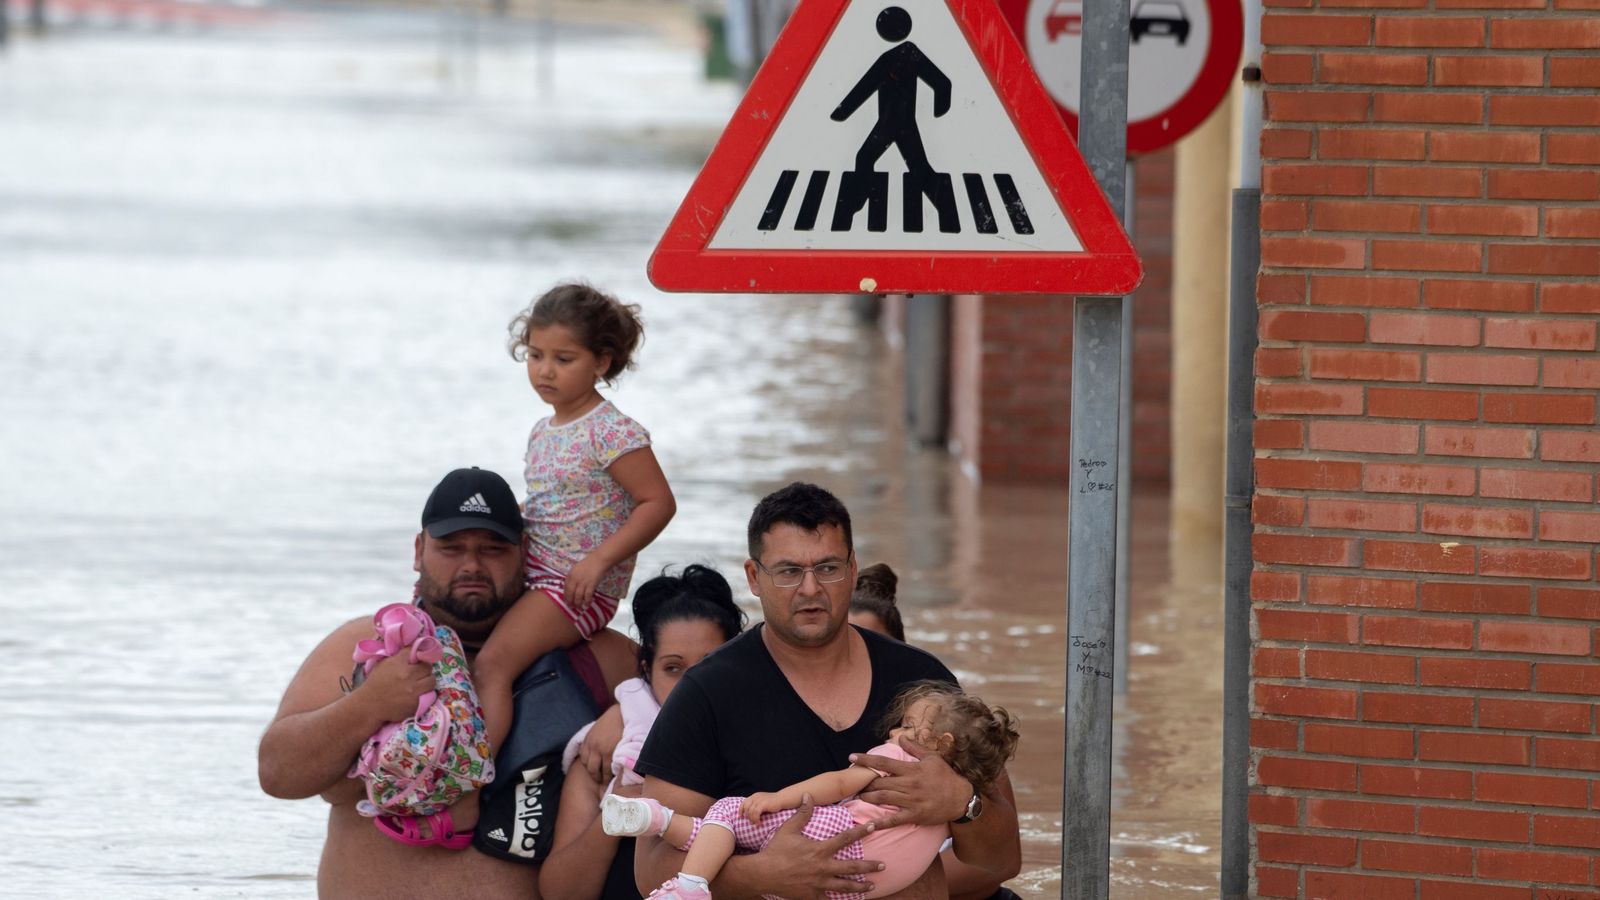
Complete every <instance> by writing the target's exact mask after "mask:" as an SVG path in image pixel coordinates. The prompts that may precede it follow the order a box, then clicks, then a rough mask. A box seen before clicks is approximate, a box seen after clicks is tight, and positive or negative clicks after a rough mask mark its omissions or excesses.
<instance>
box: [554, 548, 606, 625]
mask: <svg viewBox="0 0 1600 900" xmlns="http://www.w3.org/2000/svg"><path fill="white" fill-rule="evenodd" d="M609 568H611V567H610V566H608V565H606V563H605V560H603V559H597V558H596V557H595V555H594V554H593V553H591V554H589V555H588V556H585V557H584V558H583V559H581V560H579V561H578V564H577V565H575V566H573V567H572V571H571V572H568V573H567V581H566V584H565V586H564V588H565V591H566V595H567V605H568V606H570V607H572V608H573V609H576V610H580V611H581V610H584V609H588V608H589V604H590V603H593V602H594V592H595V589H596V588H598V587H599V586H600V579H601V578H602V577H604V576H605V574H606V570H607V569H609Z"/></svg>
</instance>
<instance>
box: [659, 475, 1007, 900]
mask: <svg viewBox="0 0 1600 900" xmlns="http://www.w3.org/2000/svg"><path fill="white" fill-rule="evenodd" d="M748 539H749V552H750V558H749V559H748V560H747V561H746V562H745V565H744V569H745V577H746V579H747V580H748V581H749V584H750V591H751V593H753V594H755V596H757V597H759V598H760V599H761V610H762V613H763V615H764V617H765V621H764V622H762V624H760V625H758V626H757V627H755V628H752V629H750V630H749V631H746V632H745V633H744V634H742V635H740V636H739V637H737V638H735V639H733V640H732V641H730V642H728V643H727V644H725V645H723V646H722V647H721V648H720V649H719V650H718V651H717V652H716V653H714V654H712V655H711V656H709V657H707V658H706V659H705V661H703V662H702V663H700V664H699V665H698V666H696V667H695V668H693V669H691V670H689V671H688V672H687V673H686V674H685V675H684V678H683V681H681V682H680V683H679V684H678V687H677V689H675V690H674V691H673V692H672V695H671V696H670V697H669V698H668V699H667V703H666V705H665V706H664V707H663V709H662V711H661V715H660V716H659V717H658V718H657V719H656V724H655V726H654V728H652V729H651V732H650V737H649V739H648V740H647V741H646V743H645V746H644V750H643V752H642V753H641V754H640V756H639V761H638V764H637V765H636V766H635V769H636V771H638V772H639V773H640V774H641V775H644V776H645V786H644V794H645V796H647V797H651V798H654V799H655V800H657V801H659V802H660V803H661V804H662V805H664V806H667V807H669V808H671V809H674V810H677V811H679V812H682V813H686V814H689V815H695V816H699V815H703V814H704V813H705V811H706V810H707V809H708V808H709V807H710V805H711V803H712V802H714V801H715V800H716V799H717V798H719V797H724V796H739V795H749V794H753V793H756V792H758V791H776V790H779V789H781V788H783V787H786V786H788V785H790V784H795V783H797V782H800V781H804V780H806V779H807V778H811V777H812V776H815V775H818V774H820V773H822V772H826V771H831V770H836V769H843V768H845V767H847V766H848V765H850V756H851V754H855V753H862V752H865V751H866V750H867V749H868V748H870V747H873V746H875V745H876V744H878V743H879V742H880V741H881V740H882V738H883V736H884V734H885V732H886V729H885V728H884V724H885V723H884V722H883V716H884V714H885V712H886V710H887V709H888V706H889V702H890V701H891V700H892V699H893V698H894V696H895V694H897V693H898V692H899V691H900V690H901V688H902V687H904V686H905V685H907V684H910V683H911V682H914V681H919V680H923V679H934V680H938V681H946V682H951V683H954V682H955V676H954V675H952V674H951V673H950V670H949V669H947V668H945V666H944V665H943V664H942V663H940V662H939V660H938V659H936V658H934V656H933V655H932V654H929V653H927V652H925V651H922V650H919V649H917V648H915V647H911V646H908V645H906V644H902V643H900V642H898V641H895V640H891V639H889V638H886V637H883V636H881V635H878V634H875V633H872V632H867V631H862V630H861V629H858V628H853V627H847V624H848V616H849V612H850V592H851V590H852V588H853V587H854V585H855V576H856V562H855V555H854V552H853V549H852V544H851V534H850V514H849V512H848V511H846V510H845V508H844V505H843V504H842V503H840V502H839V500H838V498H836V497H834V496H833V495H832V494H830V493H828V492H827V491H825V490H823V489H822V488H819V487H817V486H815V485H810V484H801V483H798V482H797V483H794V484H791V485H789V486H787V487H785V488H782V489H781V490H778V491H776V492H774V493H772V494H769V495H768V496H767V497H765V498H764V499H763V500H762V501H761V502H760V503H759V504H757V506H756V508H755V511H754V512H753V513H751V516H750V526H749V530H748ZM876 759H877V758H876V757H875V758H874V760H875V762H874V767H875V768H879V769H880V770H881V771H886V772H889V773H890V774H889V775H887V776H885V777H881V778H879V779H877V780H876V781H874V782H873V783H872V784H871V785H870V786H869V788H870V789H869V790H867V791H864V792H863V793H862V795H861V797H862V799H864V800H867V801H868V802H872V803H883V804H892V805H895V806H899V807H901V810H902V811H901V813H899V814H898V815H897V816H896V817H893V818H891V819H887V820H884V821H883V822H881V823H878V827H888V826H890V825H894V824H899V823H900V822H903V821H909V822H917V823H920V824H925V825H937V824H943V823H946V822H948V823H950V825H951V833H952V835H953V836H954V838H955V842H956V852H957V853H958V854H959V855H960V856H961V857H962V859H963V861H967V862H971V863H973V864H975V865H981V866H983V867H985V868H987V869H990V870H991V871H992V872H993V873H994V874H995V876H996V881H997V882H998V881H1000V880H1004V879H1005V878H1009V877H1011V876H1012V875H1014V874H1016V872H1017V870H1018V869H1019V868H1020V867H1021V846H1020V841H1019V837H1018V832H1017V816H1016V808H1015V806H1014V805H1013V803H1012V802H1011V798H1010V787H1009V781H1008V779H1006V778H1002V779H1001V782H1000V784H999V785H998V786H997V788H996V790H995V793H994V794H993V795H992V796H991V795H989V794H983V795H979V794H978V793H977V792H975V791H974V790H973V787H972V785H971V784H970V783H969V782H968V781H966V780H965V779H963V778H962V777H961V776H960V775H957V774H956V773H955V772H954V771H953V770H951V768H950V767H949V766H948V765H946V764H945V762H944V760H943V759H941V758H940V757H939V756H938V755H937V754H934V753H929V754H928V755H927V756H926V757H925V758H923V759H921V760H919V761H918V762H917V763H898V762H893V761H886V764H885V765H878V763H877V762H876ZM809 819H810V809H809V807H808V806H807V807H802V808H801V810H800V812H799V814H797V815H796V816H794V817H793V818H792V819H790V820H789V822H788V823H786V824H785V825H784V826H783V827H782V828H780V829H779V831H778V833H777V835H776V836H775V837H774V838H773V839H772V842H771V843H770V844H768V845H767V849H765V850H763V851H761V852H760V853H754V854H749V855H743V856H735V857H734V858H732V859H730V860H729V861H728V864H727V865H726V866H724V867H723V869H722V873H721V874H720V875H719V876H718V877H717V880H716V881H715V882H714V883H713V885H712V888H711V891H712V895H713V896H715V897H717V898H719V900H720V898H725V897H726V898H736V897H755V896H759V895H761V894H773V895H779V896H783V897H789V898H802V897H820V896H822V894H823V892H824V891H838V892H844V893H859V892H865V891H867V890H870V888H871V885H870V883H868V882H862V881H855V880H851V876H858V875H864V876H865V877H866V878H868V879H869V880H870V878H871V877H872V873H873V872H876V871H877V870H878V868H879V865H878V862H877V861H875V860H838V859H834V858H833V855H834V854H835V853H837V852H838V851H839V850H840V849H841V848H843V847H845V846H847V845H848V844H850V843H852V842H854V841H856V840H858V839H859V838H860V837H861V836H862V835H864V834H865V833H866V831H867V826H858V827H856V828H853V829H850V830H849V831H846V832H844V833H843V834H840V835H838V836H837V837H834V838H830V839H827V840H821V841H814V840H811V839H810V838H808V837H806V836H805V835H804V834H803V833H802V828H803V827H804V825H805V823H806V822H807V821H808V820H809ZM684 856H685V854H684V853H683V852H682V851H680V850H678V849H677V848H675V847H673V846H671V845H669V844H667V843H666V842H665V841H663V840H660V839H659V838H650V837H643V838H640V839H639V843H638V845H637V855H636V858H635V860H636V861H635V866H634V872H635V878H636V880H637V881H638V884H639V888H640V890H641V891H642V892H648V891H650V890H651V889H653V888H654V887H655V886H656V885H659V884H661V883H662V882H663V881H665V880H666V879H667V878H669V877H671V876H673V875H675V874H676V873H677V872H678V871H679V869H681V868H682V864H683V860H684ZM947 893H948V891H947V888H946V882H945V877H944V872H943V870H942V868H941V867H940V866H939V865H938V864H937V863H935V864H934V865H933V866H931V867H930V868H929V869H928V871H927V872H925V873H924V874H923V876H922V878H921V879H919V880H918V881H917V882H916V883H915V884H913V885H911V886H910V887H908V888H906V889H905V890H904V891H902V892H900V893H898V894H896V895H895V896H896V897H900V898H907V900H910V898H929V897H945V896H947Z"/></svg>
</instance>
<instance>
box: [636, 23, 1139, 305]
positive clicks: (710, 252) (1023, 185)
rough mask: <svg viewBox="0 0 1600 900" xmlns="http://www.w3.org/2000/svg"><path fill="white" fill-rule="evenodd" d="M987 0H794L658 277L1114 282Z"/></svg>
mask: <svg viewBox="0 0 1600 900" xmlns="http://www.w3.org/2000/svg"><path fill="white" fill-rule="evenodd" d="M1141 275H1142V272H1141V270H1140V266H1139V259H1138V257H1137V256H1136V255H1135V254H1134V252H1133V248H1132V246H1131V245H1130V244H1129V242H1128V237H1127V234H1126V233H1125V232H1124V231H1123V230H1122V225H1121V223H1119V222H1118V221H1117V218H1116V215H1115V213H1113V211H1112V209H1111V207H1110V205H1109V204H1108V203H1107V202H1106V200H1105V196H1104V194H1102V193H1101V190H1100V187H1099V185H1098V184H1097V183H1096V182H1095V180H1094V177H1093V175H1091V174H1090V172H1089V169H1088V167H1087V166H1086V165H1085V164H1084V161H1083V158H1082V156H1080V155H1079V153H1078V148H1077V146H1076V145H1075V144H1074V143H1073V142H1072V138H1071V137H1070V136H1069V135H1068V133H1067V130H1066V126H1065V124H1063V122H1062V120H1061V117H1060V115H1059V114H1058V113H1057V111H1056V109H1055V105H1054V102H1053V101H1052V100H1051V99H1050V97H1049V95H1048V94H1046V93H1045V90H1044V88H1043V87H1042V86H1041V85H1040V83H1039V79H1038V77H1037V76H1036V75H1035V74H1034V72H1033V69H1032V67H1031V66H1030V65H1029V63H1028V59H1027V56H1026V54H1025V53H1024V52H1023V50H1022V48H1021V46H1020V45H1019V44H1018V43H1017V39H1016V37H1015V36H1014V34H1013V32H1012V29H1011V28H1010V26H1009V25H1007V24H1006V21H1005V19H1004V18H1003V17H1002V16H1001V14H1000V12H999V10H998V8H997V7H996V6H995V3H994V0H801V3H800V5H799V8H798V9H797V10H796V11H795V13H794V16H793V17H792V18H791V19H790V21H789V24H788V25H787V26H786V27H785V28H784V30H783V33H782V34H781V35H779V37H778V41H777V43H776V44H775V45H774V46H773V48H772V52H771V53H770V54H769V55H768V57H767V60H766V62H765V63H764V64H763V65H762V67H761V70H760V71H759V72H757V73H756V77H755V81H754V82H753V83H752V84H751V86H750V90H749V91H748V92H747V93H746V94H745V97H744V99H743V101H742V102H741V103H740V105H739V108H738V111H737V112H736V113H735V114H734V117H733V120H732V121H731V122H730V123H729V124H728V127H727V129H726V130H725V131H724V132H723V134H722V137H721V138H720V139H719V140H718V141H717V145H716V147H715V148H714V149H713V150H712V152H711V156H710V158H709V159H707V161H706V164H705V166H704V168H702V169H701V171H700V175H699V177H698V178H696V179H695V182H694V186H693V187H692V188H690V190H689V194H688V196H687V197H686V198H685V199H684V201H683V204H682V206H680V207H679V209H678V212H677V215H676V216H675V217H674V218H673V220H672V224H671V225H670V226H669V227H668V229H667V232H666V234H665V235H664V236H663V237H662V239H661V242H660V243H659V244H658V245H657V247H656V251H655V254H654V255H653V256H652V257H651V259H650V280H651V281H652V282H653V283H654V284H655V285H656V286H657V287H659V288H661V289H663V290H669V291H728V292H782V293H1070V294H1125V293H1127V292H1129V291H1131V290H1132V289H1133V288H1134V287H1135V286H1136V285H1137V284H1138V283H1139V279H1140V277H1141Z"/></svg>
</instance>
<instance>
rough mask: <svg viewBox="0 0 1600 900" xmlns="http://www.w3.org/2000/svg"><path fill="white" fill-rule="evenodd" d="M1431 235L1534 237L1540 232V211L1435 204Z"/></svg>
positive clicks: (1430, 212) (1430, 209)
mask: <svg viewBox="0 0 1600 900" xmlns="http://www.w3.org/2000/svg"><path fill="white" fill-rule="evenodd" d="M1428 233H1429V234H1447V235H1459V234H1465V235H1477V234H1482V235H1492V236H1500V235H1504V236H1511V237H1534V236H1536V235H1538V233H1539V208H1538V207H1536V206H1476V205H1474V206H1453V205H1440V204H1431V205H1429V207H1428Z"/></svg>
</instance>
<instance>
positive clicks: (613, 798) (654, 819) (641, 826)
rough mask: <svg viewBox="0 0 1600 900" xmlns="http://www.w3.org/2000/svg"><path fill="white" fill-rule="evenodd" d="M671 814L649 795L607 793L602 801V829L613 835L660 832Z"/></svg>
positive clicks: (641, 834) (634, 835)
mask: <svg viewBox="0 0 1600 900" xmlns="http://www.w3.org/2000/svg"><path fill="white" fill-rule="evenodd" d="M669 815H670V814H669V813H668V812H667V809H666V807H664V806H662V805H661V804H659V803H657V802H656V801H654V800H651V799H650V798H648V797H618V796H617V795H616V794H607V795H606V798H605V799H604V800H602V801H600V829H601V830H602V831H604V832H605V833H606V834H609V835H611V836H612V837H641V836H643V835H647V834H660V833H661V832H662V831H663V830H665V829H666V827H667V819H668V816H669Z"/></svg>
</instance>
